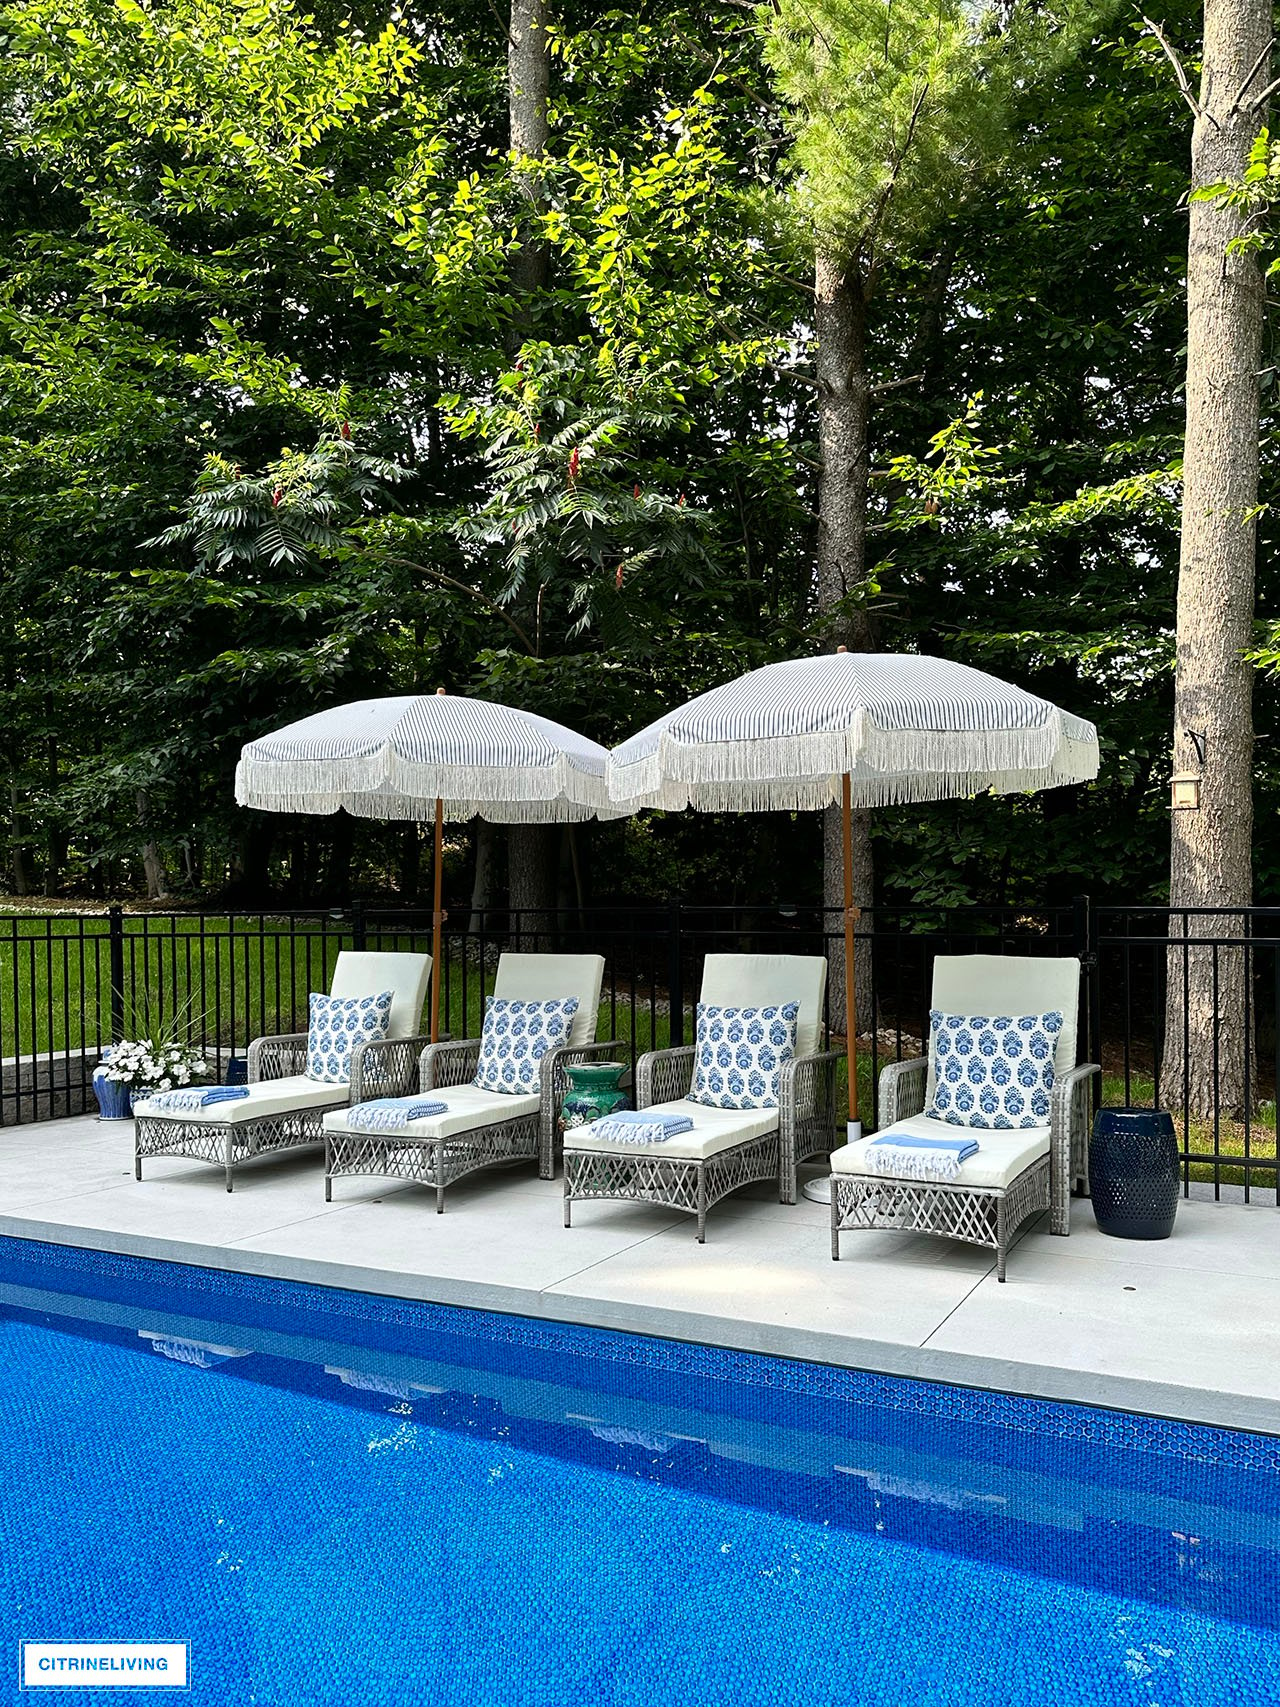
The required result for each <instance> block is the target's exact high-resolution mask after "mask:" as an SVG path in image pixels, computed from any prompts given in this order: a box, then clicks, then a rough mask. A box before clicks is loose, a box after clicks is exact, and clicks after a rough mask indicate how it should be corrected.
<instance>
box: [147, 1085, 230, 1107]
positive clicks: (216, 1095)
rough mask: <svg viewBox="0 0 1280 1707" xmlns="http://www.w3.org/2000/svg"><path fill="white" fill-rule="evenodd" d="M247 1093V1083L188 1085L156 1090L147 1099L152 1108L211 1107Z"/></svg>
mask: <svg viewBox="0 0 1280 1707" xmlns="http://www.w3.org/2000/svg"><path fill="white" fill-rule="evenodd" d="M248 1094H249V1087H248V1085H188V1086H185V1087H184V1088H183V1089H182V1090H179V1091H157V1092H156V1094H155V1095H154V1096H151V1097H148V1098H147V1101H148V1102H149V1103H150V1105H151V1107H152V1108H164V1109H193V1108H212V1107H213V1105H214V1104H215V1103H219V1102H239V1100H240V1098H241V1097H247V1096H248Z"/></svg>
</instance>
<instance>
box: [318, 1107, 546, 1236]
mask: <svg viewBox="0 0 1280 1707" xmlns="http://www.w3.org/2000/svg"><path fill="white" fill-rule="evenodd" d="M540 1136H541V1134H540V1120H539V1116H538V1115H536V1114H524V1115H520V1116H519V1117H518V1118H517V1119H515V1120H503V1121H500V1122H499V1123H498V1124H497V1125H495V1126H478V1127H476V1128H474V1129H473V1130H472V1131H470V1132H460V1133H457V1134H455V1136H453V1137H452V1138H424V1139H421V1140H416V1141H415V1140H414V1139H413V1138H412V1137H409V1136H406V1134H405V1133H403V1132H332V1131H327V1132H326V1133H325V1199H326V1201H329V1200H330V1199H331V1197H332V1181H333V1180H334V1178H335V1177H338V1176H342V1175H347V1174H374V1175H377V1176H379V1177H383V1178H388V1179H403V1180H414V1181H416V1182H417V1183H418V1184H419V1185H427V1186H432V1187H434V1189H435V1193H436V1208H437V1210H439V1211H440V1212H441V1213H443V1211H444V1193H445V1188H446V1187H447V1186H450V1185H453V1184H454V1182H455V1181H457V1180H460V1179H465V1178H466V1176H467V1175H468V1174H474V1173H479V1172H480V1171H481V1170H482V1169H483V1168H493V1167H503V1166H509V1165H511V1164H513V1163H517V1162H532V1161H536V1160H537V1159H538V1155H539V1152H540Z"/></svg>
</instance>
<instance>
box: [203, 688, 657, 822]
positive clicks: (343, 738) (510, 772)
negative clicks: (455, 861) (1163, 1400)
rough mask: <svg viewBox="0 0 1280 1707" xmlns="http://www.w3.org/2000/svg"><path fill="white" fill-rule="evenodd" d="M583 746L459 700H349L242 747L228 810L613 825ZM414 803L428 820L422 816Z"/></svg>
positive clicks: (580, 739) (588, 749)
mask: <svg viewBox="0 0 1280 1707" xmlns="http://www.w3.org/2000/svg"><path fill="white" fill-rule="evenodd" d="M608 758H609V755H608V753H607V752H606V750H605V749H604V748H603V747H601V746H599V745H598V744H597V743H596V742H595V741H588V740H587V738H586V736H585V735H579V734H578V733H577V732H576V731H575V730H573V729H566V728H565V727H564V725H563V724H561V723H553V722H551V720H550V719H549V718H546V717H538V716H535V715H534V713H533V712H531V711H518V710H516V709H515V707H513V706H509V705H496V704H494V703H493V702H492V701H491V700H485V699H467V698H465V697H463V696H462V695H460V694H446V693H443V692H441V693H437V694H415V695H411V696H406V697H404V698H399V699H361V700H356V701H355V702H354V703H353V704H351V705H339V706H334V707H333V708H332V710H329V711H317V712H316V713H315V714H314V715H313V716H311V717H303V718H300V719H299V721H298V722H297V723H290V724H288V725H287V726H286V727H285V728H283V729H278V730H276V731H275V732H274V733H273V734H270V735H262V736H260V737H259V738H258V739H257V740H256V741H250V742H249V743H248V744H247V745H246V746H245V747H244V748H243V750H242V751H241V754H240V763H239V764H238V765H237V766H236V800H237V801H238V802H239V804H240V805H241V806H257V807H260V808H262V809H263V810H265V811H268V812H336V811H338V809H339V808H340V807H341V808H342V809H343V810H344V811H346V812H351V813H354V814H355V815H356V816H357V817H360V818H422V817H425V816H429V812H430V809H431V808H433V807H434V805H435V802H436V801H440V802H441V803H442V804H443V807H444V814H445V816H446V817H449V818H472V817H475V815H476V814H477V813H479V814H480V816H481V817H484V818H488V819H490V820H492V821H493V822H494V823H498V824H542V823H564V822H566V821H568V820H573V819H583V818H590V817H593V816H600V817H604V818H618V817H625V816H626V814H627V812H628V811H629V810H630V808H629V807H625V806H613V805H611V803H610V800H609V793H608V789H607V787H606V783H605V773H606V768H607V764H608ZM424 805H425V807H426V808H428V811H426V812H424V810H423V808H424Z"/></svg>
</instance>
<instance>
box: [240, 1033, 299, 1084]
mask: <svg viewBox="0 0 1280 1707" xmlns="http://www.w3.org/2000/svg"><path fill="white" fill-rule="evenodd" d="M306 1070H307V1034H306V1032H305V1031H296V1032H293V1033H291V1034H290V1035H288V1036H285V1037H255V1038H254V1040H253V1042H252V1043H251V1044H250V1045H249V1083H250V1084H251V1085H256V1084H259V1083H260V1082H261V1081H262V1080H263V1079H290V1078H292V1077H293V1076H294V1074H295V1073H305V1072H306Z"/></svg>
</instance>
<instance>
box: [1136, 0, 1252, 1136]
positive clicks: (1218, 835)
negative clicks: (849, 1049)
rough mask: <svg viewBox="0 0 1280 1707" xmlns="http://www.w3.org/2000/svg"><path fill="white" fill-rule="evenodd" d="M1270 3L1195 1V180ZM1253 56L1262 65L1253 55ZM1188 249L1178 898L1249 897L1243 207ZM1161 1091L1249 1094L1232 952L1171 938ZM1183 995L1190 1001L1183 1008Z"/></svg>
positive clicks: (1248, 414)
mask: <svg viewBox="0 0 1280 1707" xmlns="http://www.w3.org/2000/svg"><path fill="white" fill-rule="evenodd" d="M1270 40H1271V8H1270V6H1269V5H1267V4H1262V3H1260V0H1206V4H1205V9H1204V70H1203V75H1202V78H1201V85H1200V112H1199V113H1198V115H1197V117H1196V121H1195V126H1194V129H1193V131H1192V138H1191V182H1192V188H1193V189H1197V188H1200V187H1201V186H1204V185H1208V184H1215V183H1222V182H1224V181H1227V180H1238V179H1240V178H1241V177H1243V175H1244V172H1245V168H1246V164H1247V160H1248V154H1249V149H1250V147H1251V145H1252V143H1253V140H1254V138H1255V136H1256V134H1257V132H1258V128H1259V126H1260V124H1261V123H1262V122H1264V121H1263V117H1262V116H1261V115H1259V114H1258V113H1257V112H1256V111H1252V110H1250V108H1249V105H1248V102H1247V101H1244V102H1242V103H1241V106H1242V109H1243V110H1240V111H1235V110H1233V109H1234V108H1235V106H1236V102H1237V97H1238V92H1239V91H1241V90H1242V89H1243V88H1244V87H1245V85H1246V82H1247V81H1248V80H1249V77H1250V73H1251V71H1253V69H1254V67H1255V65H1258V67H1259V68H1258V70H1257V71H1256V72H1255V73H1254V75H1253V78H1252V82H1251V83H1250V85H1249V86H1250V88H1251V89H1253V90H1262V89H1265V88H1266V87H1267V85H1268V84H1269V82H1270V80H1271V73H1270V69H1269V65H1268V63H1267V62H1268V61H1269V55H1268V53H1267V46H1268V43H1269V42H1270ZM1259 61H1261V62H1262V63H1261V64H1259ZM1189 212H1190V234H1189V238H1188V245H1187V426H1186V445H1185V450H1184V456H1183V485H1182V551H1181V557H1180V560H1179V565H1178V617H1177V673H1176V676H1175V679H1174V749H1173V758H1174V766H1175V769H1177V770H1192V771H1196V772H1200V771H1201V769H1202V767H1201V763H1200V759H1199V754H1198V752H1197V747H1196V742H1195V741H1193V740H1192V738H1191V732H1194V733H1195V734H1196V735H1197V736H1198V737H1199V738H1200V741H1201V744H1202V746H1203V750H1204V763H1203V775H1202V781H1201V795H1200V801H1201V804H1200V809H1199V810H1198V811H1179V812H1174V813H1172V815H1171V829H1172V837H1171V857H1170V863H1169V900H1170V904H1171V905H1172V906H1174V907H1185V908H1197V907H1245V906H1247V905H1248V904H1249V902H1250V901H1251V900H1252V896H1253V867H1252V839H1253V805H1252V764H1253V698H1252V696H1253V677H1252V669H1251V666H1250V665H1248V664H1246V663H1245V661H1244V656H1243V655H1244V651H1245V649H1246V648H1247V647H1248V645H1249V643H1250V639H1251V626H1252V622H1253V605H1254V558H1255V529H1254V523H1253V519H1252V516H1253V506H1254V505H1255V503H1256V502H1257V497H1258V411H1259V397H1258V367H1259V362H1260V359H1261V347H1262V313H1263V286H1262V276H1261V272H1260V269H1259V267H1258V264H1257V260H1256V259H1255V257H1254V256H1253V255H1251V254H1247V253H1246V254H1233V255H1229V254H1228V253H1227V246H1228V244H1230V243H1231V241H1232V240H1233V238H1236V237H1239V236H1242V235H1243V234H1244V233H1245V231H1246V229H1247V226H1248V214H1247V210H1245V209H1241V208H1236V207H1230V206H1227V205H1225V204H1224V203H1222V202H1218V201H1212V202H1208V201H1192V202H1191V204H1190V209H1189ZM1186 923H1187V927H1188V928H1187V929H1186V930H1185V931H1184V929H1183V923H1182V921H1181V920H1175V921H1174V922H1173V923H1172V924H1171V927H1170V931H1171V935H1173V936H1175V937H1178V936H1182V935H1189V936H1192V937H1195V936H1204V935H1223V936H1238V935H1240V934H1241V931H1242V926H1243V917H1242V915H1237V916H1236V917H1234V918H1233V917H1232V916H1231V915H1230V914H1224V915H1218V916H1213V915H1204V916H1200V917H1196V916H1195V914H1194V913H1193V914H1191V915H1190V916H1189V917H1188V918H1187V920H1186ZM1168 989H1169V995H1168V1004H1167V1008H1166V1015H1165V1044H1164V1055H1163V1064H1162V1073H1161V1097H1162V1100H1163V1101H1164V1102H1165V1103H1166V1105H1167V1106H1170V1107H1173V1108H1181V1107H1183V1105H1184V1104H1185V1105H1186V1107H1187V1110H1188V1112H1189V1114H1190V1116H1191V1117H1192V1118H1205V1117H1209V1116H1212V1114H1213V1113H1214V1111H1215V1108H1216V1109H1218V1110H1220V1111H1222V1112H1228V1111H1234V1110H1239V1109H1241V1108H1242V1106H1243V1103H1244V1077H1245V1074H1244V1063H1245V1052H1246V1049H1247V1048H1248V1039H1247V1037H1246V1033H1245V1014H1246V1004H1245V966H1244V953H1243V950H1240V949H1233V948H1227V949H1223V950H1214V949H1210V948H1188V947H1177V948H1172V949H1171V950H1170V952H1169V986H1168ZM1184 1002H1185V1004H1186V1011H1185V1016H1184Z"/></svg>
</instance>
